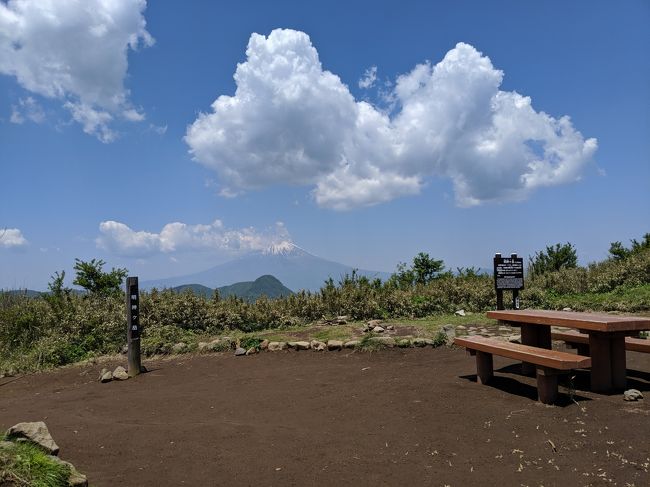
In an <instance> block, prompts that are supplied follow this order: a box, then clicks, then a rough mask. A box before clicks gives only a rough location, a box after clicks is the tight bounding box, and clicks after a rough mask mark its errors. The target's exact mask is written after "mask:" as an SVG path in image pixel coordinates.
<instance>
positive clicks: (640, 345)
mask: <svg viewBox="0 0 650 487" xmlns="http://www.w3.org/2000/svg"><path fill="white" fill-rule="evenodd" d="M551 339H552V340H560V341H564V342H566V343H567V344H569V345H572V346H573V347H574V348H577V349H578V353H579V354H580V355H589V335H587V334H586V333H580V332H577V331H552V332H551ZM625 350H629V351H631V352H641V353H650V340H647V339H645V338H634V337H625Z"/></svg>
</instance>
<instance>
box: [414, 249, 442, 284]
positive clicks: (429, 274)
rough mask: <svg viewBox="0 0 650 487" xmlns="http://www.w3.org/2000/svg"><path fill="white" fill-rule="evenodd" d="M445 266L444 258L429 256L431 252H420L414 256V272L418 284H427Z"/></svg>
mask: <svg viewBox="0 0 650 487" xmlns="http://www.w3.org/2000/svg"><path fill="white" fill-rule="evenodd" d="M444 268H445V265H444V262H443V261H442V260H436V259H432V258H431V257H429V254H427V253H424V252H420V253H419V254H418V255H416V256H415V257H414V258H413V267H412V269H413V274H414V277H415V282H416V283H417V284H427V283H429V282H431V281H432V280H433V279H435V278H436V277H438V275H439V274H440V273H441V272H442V270H443V269H444Z"/></svg>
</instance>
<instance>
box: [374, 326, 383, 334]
mask: <svg viewBox="0 0 650 487" xmlns="http://www.w3.org/2000/svg"><path fill="white" fill-rule="evenodd" d="M372 331H374V332H375V333H384V331H385V330H384V329H383V328H382V327H381V326H375V327H374V328H373V329H372Z"/></svg>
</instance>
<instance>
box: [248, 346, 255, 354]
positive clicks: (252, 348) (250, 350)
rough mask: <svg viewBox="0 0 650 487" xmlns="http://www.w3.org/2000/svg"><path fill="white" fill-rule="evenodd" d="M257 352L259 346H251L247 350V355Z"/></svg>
mask: <svg viewBox="0 0 650 487" xmlns="http://www.w3.org/2000/svg"><path fill="white" fill-rule="evenodd" d="M256 353H257V348H255V347H251V348H249V349H248V350H246V355H253V354H256Z"/></svg>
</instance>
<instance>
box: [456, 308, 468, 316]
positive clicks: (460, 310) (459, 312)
mask: <svg viewBox="0 0 650 487" xmlns="http://www.w3.org/2000/svg"><path fill="white" fill-rule="evenodd" d="M454 314H455V315H458V316H465V310H464V309H459V310H458V311H456V312H455V313H454Z"/></svg>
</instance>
